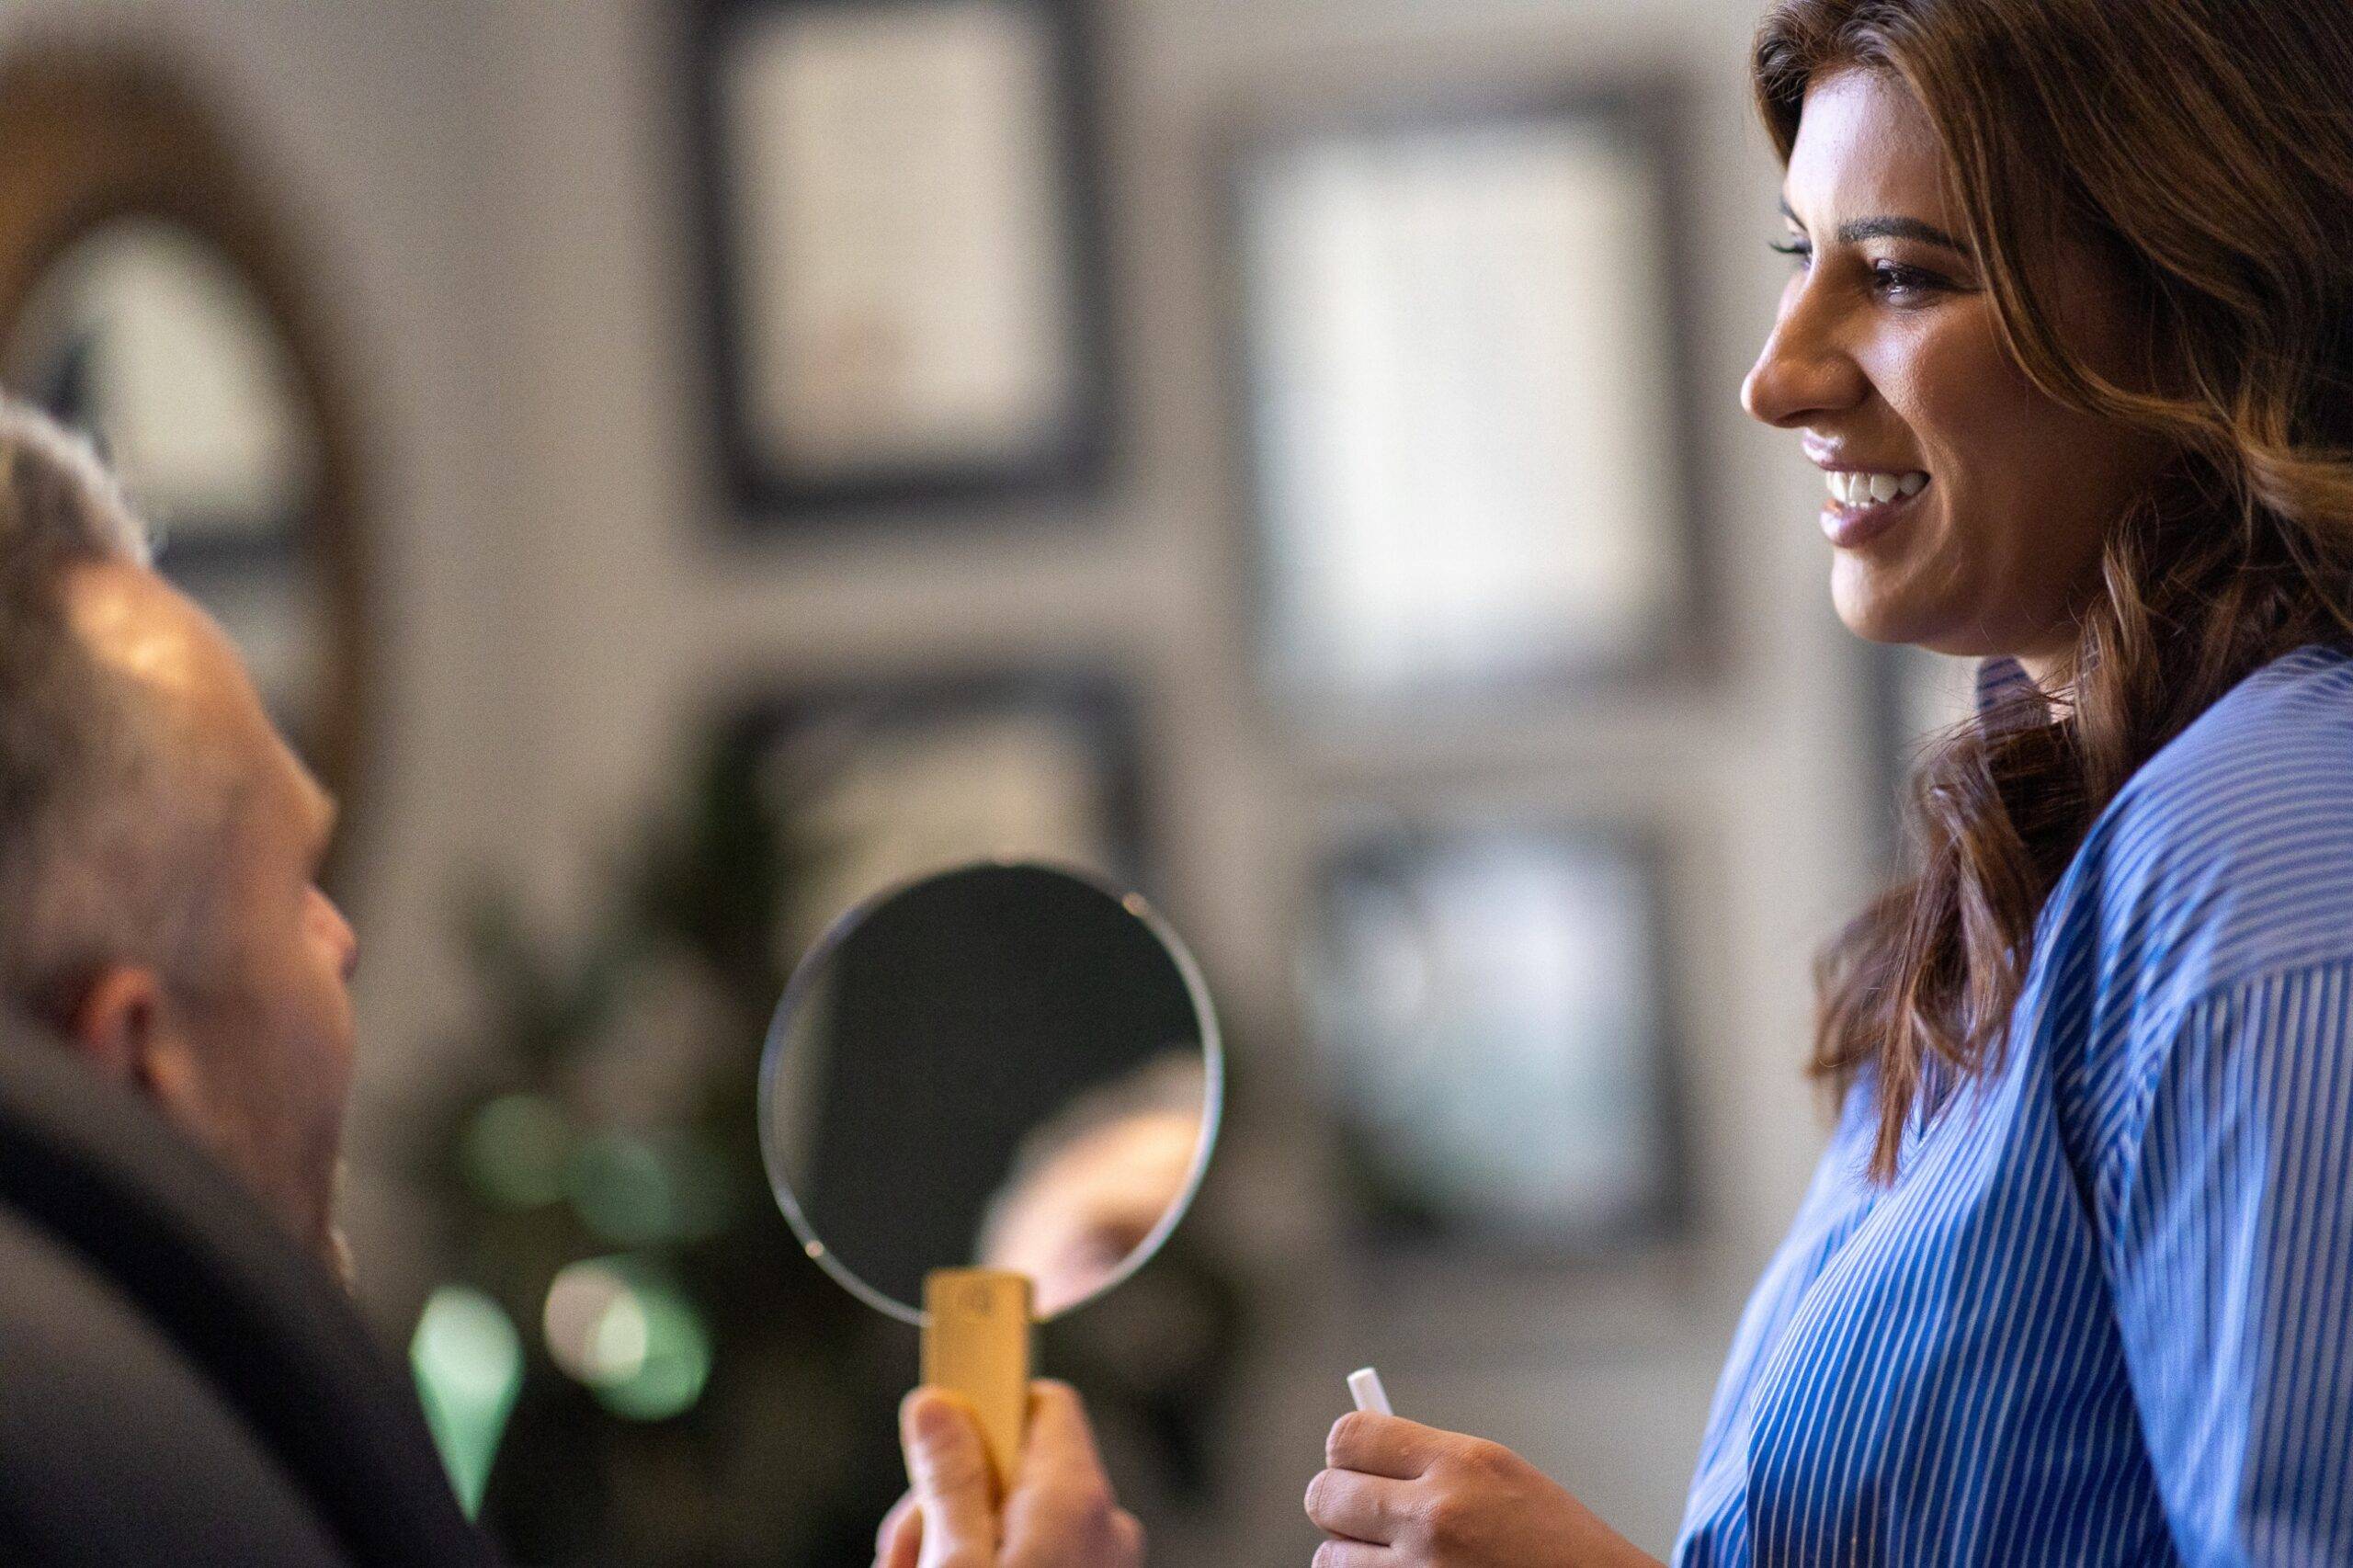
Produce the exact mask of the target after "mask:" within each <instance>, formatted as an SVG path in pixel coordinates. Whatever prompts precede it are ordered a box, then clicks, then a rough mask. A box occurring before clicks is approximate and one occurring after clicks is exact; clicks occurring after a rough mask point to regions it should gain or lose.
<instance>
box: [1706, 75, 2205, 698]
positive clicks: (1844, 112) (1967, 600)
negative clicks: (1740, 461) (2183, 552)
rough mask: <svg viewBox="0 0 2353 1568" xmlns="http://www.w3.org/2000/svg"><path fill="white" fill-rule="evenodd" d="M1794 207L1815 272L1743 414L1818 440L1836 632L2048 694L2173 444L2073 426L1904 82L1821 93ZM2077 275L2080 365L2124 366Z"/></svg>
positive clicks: (1815, 99) (1791, 197)
mask: <svg viewBox="0 0 2353 1568" xmlns="http://www.w3.org/2000/svg"><path fill="white" fill-rule="evenodd" d="M1784 197H1785V210H1786V212H1787V214H1788V216H1789V221H1790V233H1789V240H1790V244H1791V246H1792V247H1793V248H1794V252H1795V258H1796V259H1795V264H1794V265H1795V269H1796V270H1795V274H1794V276H1792V277H1791V278H1790V282H1789V286H1788V288H1787V289H1786V290H1784V291H1783V293H1782V295H1781V308H1780V315H1779V319H1778V320H1777V321H1776V322H1775V323H1774V325H1773V331H1772V335H1770V336H1769V337H1768V338H1767V339H1766V342H1765V347H1764V351H1763V352H1762V353H1761V354H1760V355H1759V356H1758V357H1757V360H1756V367H1755V369H1752V370H1750V371H1749V373H1748V379H1747V381H1746V384H1745V386H1744V387H1743V388H1742V402H1743V403H1745V405H1746V407H1747V409H1748V412H1749V413H1750V414H1752V415H1756V417H1757V418H1759V419H1762V420H1764V421H1766V422H1767V423H1768V424H1772V425H1777V426H1781V427H1782V428H1784V429H1791V430H1802V431H1803V432H1804V433H1805V434H1804V441H1803V446H1804V448H1805V453H1806V456H1807V457H1808V458H1809V459H1811V460H1813V462H1814V463H1815V464H1816V465H1817V466H1818V467H1820V468H1821V469H1822V470H1823V471H1824V478H1825V480H1826V481H1827V482H1828V487H1829V494H1828V497H1827V501H1828V504H1827V505H1826V506H1824V510H1823V512H1822V517H1821V521H1822V528H1823V531H1824V533H1825V534H1827V535H1828V536H1829V539H1830V542H1831V545H1832V547H1833V564H1832V567H1831V595H1832V598H1833V600H1834V601H1835V602H1836V606H1837V608H1838V615H1839V619H1842V620H1844V621H1845V622H1846V623H1847V626H1848V627H1849V628H1850V629H1851V630H1853V631H1856V632H1857V633H1859V635H1861V636H1864V637H1868V638H1870V639H1872V640H1873V641H1875V642H1913V643H1918V644H1920V645H1922V646H1924V647H1928V648H1933V649H1935V650H1937V651H1938V652H1940V653H1965V654H1978V655H1984V654H1995V653H2006V654H2011V655H2014V656H2017V657H2018V658H2020V659H2023V660H2025V661H2026V662H2027V665H2028V666H2029V669H2032V670H2034V672H2035V673H2036V674H2037V675H2038V676H2041V675H2047V674H2049V673H2051V672H2052V669H2053V668H2054V667H2055V666H2056V665H2057V664H2058V663H2059V661H2061V660H2062V659H2063V656H2064V655H2065V653H2067V651H2068V650H2069V649H2071V648H2072V647H2073V646H2074V643H2075V613H2076V611H2077V609H2078V608H2080V607H2081V606H2082V605H2083V604H2084V603H2085V602H2086V599H2087V598H2088V597H2089V596H2090V595H2091V594H2092V593H2093V592H2095V591H2096V589H2097V582H2098V564H2097V563H2098V560H2099V553H2100V549H2101V545H2102V542H2103V540H2105V538H2106V536H2107V533H2108V530H2109V528H2110V527H2111V526H2112V525H2113V524H2114V522H2115V521H2116V520H2117V518H2118V517H2120V516H2121V515H2122V513H2123V511H2124V510H2125V508H2126V506H2128V505H2129V503H2130V502H2131V500H2132V499H2133V498H2134V497H2135V495H2137V494H2139V493H2140V492H2141V490H2142V489H2143V487H2145V486H2146V484H2147V483H2148V482H2149V480H2150V478H2151V477H2152V476H2153V474H2154V472H2155V470H2156V468H2157V467H2158V465H2159V463H2160V462H2161V460H2162V458H2161V454H2160V452H2159V451H2158V449H2157V448H2156V446H2155V444H2154V442H2153V441H2152V440H2151V439H2150V438H2149V437H2146V436H2144V435H2142V434H2140V433H2138V432H2134V431H2131V430H2128V429H2125V428H2123V427H2121V426H2117V425H2114V424H2111V423H2109V422H2108V421H2106V420H2102V419H2099V418H2096V417H2094V416H2092V415H2084V414H2078V413H2074V412H2071V411H2069V410H2067V409H2064V408H2062V407H2061V406H2060V405H2059V404H2057V403H2053V402H2052V400H2051V399H2049V398H2048V397H2045V396H2044V395H2043V394H2042V393H2041V392H2038V391H2037V390H2036V389H2035V388H2034V387H2033V386H2032V385H2031V384H2030V383H2029V381H2028V380H2027V378H2026V376H2025V374H2024V372H2023V371H2021V370H2020V369H2018V365H2017V364H2016V363H2015V362H2014V361H2013V360H2012V359H2011V358H2009V357H2008V355H2007V354H2006V352H2005V351H2004V350H2003V347H2002V346H2001V340H2000V336H1999V334H1998V332H1997V330H1996V327H1995V312H1994V301H1993V297H1992V295H1991V294H1990V293H1988V292H1987V291H1986V290H1985V288H1984V285H1983V283H1982V281H1981V279H1979V278H1977V277H1976V276H1975V274H1974V273H1973V272H1972V269H1971V267H1970V264H1969V257H1968V254H1967V252H1966V251H1965V250H1963V249H1961V243H1962V242H1961V240H1960V238H1959V235H1960V233H1961V226H1960V224H1959V222H1958V216H1959V215H1958V214H1956V213H1954V212H1952V211H1950V210H1948V209H1947V206H1946V203H1945V199H1944V157H1943V153H1942V151H1941V150H1940V148H1939V147H1938V143H1937V140H1936V136H1935V133H1934V131H1933V130H1932V129H1931V128H1930V125H1929V123H1928V119H1927V114H1926V113H1925V112H1924V111H1923V110H1922V109H1921V108H1920V106H1919V104H1918V102H1917V101H1916V100H1915V98H1914V97H1912V96H1911V93H1910V91H1909V90H1908V89H1907V88H1906V87H1904V85H1903V84H1902V83H1901V82H1900V81H1897V80H1896V79H1894V78H1893V77H1891V76H1887V75H1883V74H1879V73H1875V72H1866V71H1860V70H1847V71H1841V72H1837V73H1836V74H1829V75H1826V76H1823V77H1820V78H1818V79H1817V80H1816V81H1815V82H1814V84H1813V86H1812V87H1811V88H1810V89H1809V90H1808V92H1807V94H1806V98H1805V110H1804V115H1803V117H1802V119H1801V121H1800V123H1799V130H1798V138H1797V143H1796V146H1795V148H1794V150H1793V151H1792V152H1791V154H1790V165H1789V175H1788V181H1787V184H1786V187H1785V191H1784ZM2059 259H2060V264H2061V265H2060V268H2059V272H2060V276H2061V282H2062V289H2063V292H2062V295H2061V298H2060V299H2059V300H2058V301H2057V303H2058V305H2059V307H2060V316H2059V319H2060V320H2061V321H2063V322H2064V323H2067V324H2070V326H2071V328H2072V329H2073V330H2075V331H2077V332H2079V333H2080V334H2082V336H2081V337H2080V338H2079V339H2077V340H2076V341H2075V342H2074V343H2073V344H2072V345H2071V347H2074V349H2075V352H2077V353H2079V354H2081V355H2083V356H2085V357H2086V358H2088V359H2089V361H2090V362H2091V363H2092V364H2093V365H2094V366H2095V367H2097V368H2103V369H2106V368H2109V367H2110V366H2112V365H2114V364H2120V363H2124V362H2127V361H2128V359H2129V356H2128V354H2127V352H2126V349H2127V345H2126V343H2125V341H2124V339H2125V336H2126V335H2125V334H2124V332H2123V331H2122V329H2121V327H2120V324H2119V322H2118V320H2117V318H2118V316H2119V315H2120V311H2119V310H2118V309H2117V305H2116V301H2115V299H2114V297H2113V294H2112V292H2111V291H2108V290H2105V288H2104V285H2105V279H2104V278H2102V277H2101V275H2100V273H2099V270H2098V268H2097V264H2096V263H2095V262H2094V261H2093V260H2092V259H2091V254H2090V252H2089V251H2088V249H2086V250H2085V251H2084V252H2082V253H2081V254H2077V255H2072V256H2064V257H2062V258H2059ZM1890 497H1892V498H1890Z"/></svg>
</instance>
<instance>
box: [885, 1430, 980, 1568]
mask: <svg viewBox="0 0 2353 1568" xmlns="http://www.w3.org/2000/svg"><path fill="white" fill-rule="evenodd" d="M899 1430H900V1436H901V1440H902V1441H903V1442H904V1445H905V1447H906V1450H907V1475H908V1478H909V1479H910V1480H912V1481H913V1482H914V1483H915V1501H916V1503H917V1504H918V1505H919V1506H921V1507H922V1509H923V1523H924V1528H923V1549H922V1555H921V1557H920V1558H919V1559H918V1562H920V1563H921V1565H922V1568H983V1565H984V1564H988V1563H993V1562H995V1561H996V1548H997V1529H996V1523H997V1522H996V1506H995V1497H994V1496H992V1495H991V1494H992V1492H993V1491H994V1489H995V1478H994V1477H993V1476H992V1475H991V1474H990V1473H989V1456H988V1449H987V1447H986V1445H985V1444H984V1443H983V1439H982V1437H981V1427H980V1422H979V1421H978V1419H977V1418H975V1417H974V1416H973V1415H972V1410H971V1408H970V1407H969V1406H968V1405H966V1404H965V1403H964V1402H963V1401H962V1400H960V1399H958V1398H957V1397H956V1396H954V1395H953V1394H948V1393H943V1392H940V1391H939V1390H938V1389H928V1388H924V1389H917V1390H915V1392H913V1393H911V1394H909V1395H908V1396H907V1398H906V1403H904V1404H903V1405H901V1406H900V1409H899Z"/></svg>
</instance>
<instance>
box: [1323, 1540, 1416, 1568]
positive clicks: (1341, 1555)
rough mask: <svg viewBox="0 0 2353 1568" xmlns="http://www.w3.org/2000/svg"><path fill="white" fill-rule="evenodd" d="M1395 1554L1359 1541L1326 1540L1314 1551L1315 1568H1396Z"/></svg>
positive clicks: (1396, 1556) (1381, 1547) (1387, 1549)
mask: <svg viewBox="0 0 2353 1568" xmlns="http://www.w3.org/2000/svg"><path fill="white" fill-rule="evenodd" d="M1399 1562H1400V1559H1399V1557H1398V1555H1397V1553H1396V1552H1394V1551H1392V1550H1390V1549H1389V1548H1388V1547H1385V1546H1370V1545H1368V1544H1366V1543H1365V1542H1363V1541H1360V1540H1327V1541H1325V1542H1324V1544H1323V1545H1321V1546H1319V1547H1317V1548H1316V1549H1315V1568H1398V1563H1399Z"/></svg>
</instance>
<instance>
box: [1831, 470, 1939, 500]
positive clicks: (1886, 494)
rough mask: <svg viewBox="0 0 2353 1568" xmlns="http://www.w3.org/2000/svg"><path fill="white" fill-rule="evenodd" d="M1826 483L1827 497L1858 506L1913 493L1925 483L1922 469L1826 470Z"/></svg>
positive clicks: (1925, 475) (1917, 491)
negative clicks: (1904, 471) (1909, 470)
mask: <svg viewBox="0 0 2353 1568" xmlns="http://www.w3.org/2000/svg"><path fill="white" fill-rule="evenodd" d="M1823 477H1824V479H1825V480H1826V481H1827V482H1828V483H1829V485H1830V498H1831V499H1832V500H1834V501H1836V502H1837V503H1838V504H1839V505H1840V506H1869V505H1871V504H1874V503H1878V502H1886V501H1893V500H1894V499H1895V498H1896V497H1897V496H1899V495H1917V494H1920V492H1921V491H1923V490H1926V489H1927V487H1928V476H1927V474H1925V473H1918V472H1914V473H1907V474H1903V475H1901V476H1898V475H1896V474H1893V473H1853V472H1835V471H1826V472H1824V476H1823Z"/></svg>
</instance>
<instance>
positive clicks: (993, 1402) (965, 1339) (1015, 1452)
mask: <svg viewBox="0 0 2353 1568" xmlns="http://www.w3.org/2000/svg"><path fill="white" fill-rule="evenodd" d="M923 1305H924V1316H925V1323H924V1329H923V1381H924V1382H925V1384H926V1386H928V1387H931V1388H938V1389H946V1390H948V1391H949V1392H952V1393H957V1394H961V1395H962V1396H963V1397H964V1398H965V1399H967V1400H969V1401H971V1402H972V1408H973V1409H974V1410H975V1411H977V1412H978V1413H979V1415H980V1418H981V1434H982V1436H983V1437H984V1438H985V1439H986V1440H987V1444H988V1451H989V1468H990V1469H991V1470H992V1471H995V1478H996V1494H997V1495H998V1496H999V1497H1002V1496H1004V1495H1005V1491H1006V1486H1007V1485H1008V1484H1010V1483H1011V1481H1012V1478H1013V1470H1014V1465H1015V1463H1016V1462H1017V1460H1018V1459H1019V1456H1020V1453H1021V1434H1022V1432H1023V1429H1024V1428H1025V1427H1026V1426H1028V1424H1029V1325H1030V1322H1031V1313H1032V1310H1033V1309H1032V1301H1031V1296H1030V1285H1029V1276H1028V1275H1026V1274H1013V1273H1008V1272H1007V1271H1006V1270H1004V1269H1001V1268H936V1269H934V1270H932V1272H931V1273H930V1274H928V1275H926V1277H925V1278H924V1282H923Z"/></svg>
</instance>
